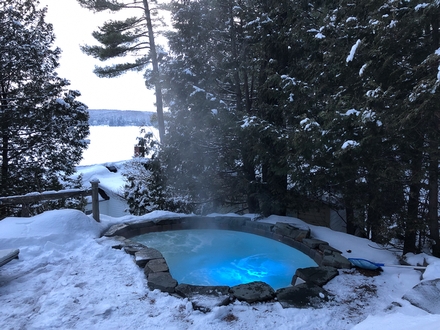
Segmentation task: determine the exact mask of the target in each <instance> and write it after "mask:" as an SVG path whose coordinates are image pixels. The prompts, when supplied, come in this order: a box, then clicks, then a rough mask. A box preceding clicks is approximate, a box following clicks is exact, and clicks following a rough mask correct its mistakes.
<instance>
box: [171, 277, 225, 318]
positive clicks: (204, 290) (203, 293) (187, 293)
mask: <svg viewBox="0 0 440 330" xmlns="http://www.w3.org/2000/svg"><path fill="white" fill-rule="evenodd" d="M229 289H230V288H229V287H228V286H198V285H189V284H179V285H178V286H177V287H176V288H175V292H176V293H177V294H178V295H179V296H181V297H183V298H187V299H188V300H189V301H191V303H192V305H193V308H194V309H196V310H200V311H202V312H204V313H207V312H210V311H211V310H212V309H213V308H214V307H218V306H226V305H228V304H229V303H230V301H231V296H230V294H229Z"/></svg>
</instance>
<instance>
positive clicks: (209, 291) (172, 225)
mask: <svg viewBox="0 0 440 330" xmlns="http://www.w3.org/2000/svg"><path fill="white" fill-rule="evenodd" d="M200 229H215V230H217V233H220V231H219V230H227V231H236V232H241V233H250V234H255V235H259V236H262V237H265V238H269V239H270V240H274V241H278V242H281V243H284V244H286V245H288V246H290V247H292V248H295V249H296V250H299V251H301V252H302V253H304V254H305V255H306V256H308V257H310V258H311V259H312V260H313V261H314V262H315V263H316V264H317V265H318V267H315V266H312V267H305V268H298V269H297V270H296V272H295V271H292V273H290V274H289V275H287V276H288V277H289V278H291V279H292V281H291V283H288V284H287V286H286V287H283V288H280V289H277V290H276V292H275V291H274V289H273V288H272V287H271V286H270V285H269V284H267V283H266V282H265V281H263V280H257V281H253V282H251V283H248V284H239V285H234V286H229V285H223V286H218V285H216V286H204V285H191V284H186V283H179V282H180V280H179V282H178V281H177V280H176V279H175V278H173V276H171V273H170V269H169V266H168V262H169V261H167V260H166V259H167V258H166V257H164V256H163V255H162V253H161V252H160V251H158V250H157V249H155V248H153V247H150V246H151V243H147V244H142V243H138V242H135V241H134V240H133V238H134V237H136V236H140V235H143V234H147V233H155V232H169V231H173V230H191V231H193V232H195V231H196V230H200ZM310 234H311V231H310V228H309V227H308V226H306V225H301V224H292V223H285V222H276V223H267V222H259V221H252V220H250V219H248V218H246V217H230V216H215V217H203V216H182V217H173V216H171V217H166V218H164V217H162V218H156V219H151V216H148V218H147V219H145V220H143V219H142V217H141V218H139V219H138V220H137V221H132V222H128V223H121V224H117V225H114V226H112V227H111V228H110V229H109V230H108V231H107V232H106V233H105V234H104V236H107V237H112V238H113V239H115V240H116V241H118V242H119V243H118V244H116V245H114V246H113V247H114V248H116V249H123V250H124V251H125V252H127V253H129V254H131V255H133V256H134V260H135V262H136V264H137V265H138V266H139V267H141V268H143V269H144V274H145V276H146V278H147V285H148V287H149V288H150V289H151V290H155V289H158V290H161V291H163V292H168V293H172V294H177V295H178V296H181V297H183V298H188V299H189V300H190V301H191V302H192V303H193V305H194V306H196V305H197V306H198V307H197V308H198V309H200V310H204V311H207V310H210V309H211V307H212V306H211V307H209V306H201V305H200V304H202V305H204V304H205V303H206V304H208V302H209V301H212V300H211V299H213V300H216V303H215V305H216V306H220V305H223V304H228V303H230V302H231V301H234V300H235V299H237V300H240V301H246V302H248V303H253V302H263V301H268V300H271V299H273V298H276V299H277V301H279V302H280V303H281V304H282V306H283V307H295V306H296V307H298V306H304V304H305V305H310V304H309V303H311V301H312V300H313V299H318V300H319V301H320V300H323V299H324V300H325V299H327V298H328V294H327V292H326V291H325V290H324V289H323V288H322V286H323V285H324V284H325V283H327V282H328V281H330V280H331V279H332V278H333V277H334V276H337V274H338V271H337V269H340V268H350V267H351V263H350V262H349V261H348V260H347V259H346V258H344V257H343V256H342V254H341V252H340V251H338V250H337V249H334V248H333V247H331V246H330V245H329V244H328V243H327V242H325V241H322V240H319V239H315V238H312V237H311V235H310ZM204 239H206V237H205V238H204ZM166 244H167V245H169V246H171V245H172V244H171V243H170V242H169V241H166ZM228 244H230V243H216V244H214V245H219V246H220V248H219V249H217V251H218V250H221V249H222V247H223V246H225V245H228ZM149 245H150V246H149ZM255 245H263V244H260V243H258V244H255ZM264 246H266V243H264ZM235 249H236V250H240V249H241V247H236V248H235ZM296 250H293V252H292V253H293V254H292V259H293V258H295V255H296V254H297V251H296ZM264 252H268V250H267V249H264ZM165 254H166V253H165ZM260 254H261V253H258V252H256V253H253V252H250V253H248V255H247V257H244V258H241V259H239V258H237V260H236V261H235V262H234V263H235V264H236V265H238V266H240V267H241V268H247V269H248V274H249V273H252V272H254V275H257V276H258V275H262V274H263V273H264V272H265V270H261V269H260V270H256V271H252V270H251V269H254V268H255V267H254V265H255V262H254V263H253V262H251V261H256V260H258V259H259V258H258V256H259V255H260ZM181 259H185V258H181ZM242 259H243V260H242ZM170 260H171V259H170ZM240 261H241V262H240ZM196 263H197V262H196ZM259 263H260V264H263V265H264V269H268V268H271V269H276V268H277V267H278V266H277V265H275V264H273V263H272V261H268V263H265V262H259ZM243 264H246V267H242V265H243ZM257 264H258V262H257ZM251 265H252V267H251ZM301 267H303V266H301ZM279 272H280V273H282V272H284V268H283V266H281V267H280V268H279ZM220 273H221V272H220ZM223 273H225V274H229V277H233V276H231V275H230V274H231V271H230V272H229V273H228V272H227V271H224V272H223ZM176 276H177V275H176ZM240 276H244V275H240ZM240 276H238V277H240ZM298 279H299V280H302V282H306V283H300V282H301V281H298ZM291 284H292V285H291ZM274 286H275V287H278V286H279V285H278V284H275V285H274ZM201 295H203V296H209V299H208V300H206V299H202V300H203V303H201V300H200V299H199V297H200V296H201ZM295 296H296V297H299V298H294V297H295ZM323 297H324V298H323ZM298 299H299V300H300V301H297V300H298ZM313 301H315V300H313ZM208 305H209V304H208ZM195 308H196V307H195Z"/></svg>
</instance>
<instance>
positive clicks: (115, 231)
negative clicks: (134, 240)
mask: <svg viewBox="0 0 440 330" xmlns="http://www.w3.org/2000/svg"><path fill="white" fill-rule="evenodd" d="M129 227H130V225H128V224H125V223H121V224H117V225H113V226H111V227H110V228H109V229H108V230H107V231H106V232H105V233H104V235H103V236H106V237H111V236H126V235H125V234H126V232H127V229H128V228H129Z"/></svg>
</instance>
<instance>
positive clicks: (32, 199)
mask: <svg viewBox="0 0 440 330" xmlns="http://www.w3.org/2000/svg"><path fill="white" fill-rule="evenodd" d="M90 184H91V185H92V187H91V189H86V190H81V189H71V190H62V191H54V192H43V193H34V194H28V195H24V196H9V197H0V206H1V205H11V204H12V205H15V204H21V205H22V213H21V216H23V217H29V204H32V203H37V202H40V201H44V200H54V199H62V198H71V197H80V196H82V197H84V196H92V214H93V219H95V220H96V221H98V222H99V221H100V219H99V194H98V189H99V188H98V184H99V180H92V181H90Z"/></svg>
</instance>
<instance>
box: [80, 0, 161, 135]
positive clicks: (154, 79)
mask: <svg viewBox="0 0 440 330" xmlns="http://www.w3.org/2000/svg"><path fill="white" fill-rule="evenodd" d="M78 2H79V3H80V5H81V6H83V7H85V8H87V9H90V10H93V11H97V12H100V11H106V10H108V11H111V12H118V11H121V10H127V12H128V11H129V10H130V9H135V10H137V13H138V15H137V16H133V17H128V18H126V19H124V20H108V21H107V22H105V23H104V24H103V25H102V26H101V27H100V28H99V31H95V32H93V34H92V35H93V37H94V38H95V39H96V40H97V41H98V42H99V43H100V44H101V46H88V45H85V46H82V50H83V52H84V53H86V54H87V55H90V56H93V57H95V58H97V59H99V60H100V61H107V60H109V59H114V58H119V57H124V58H128V57H132V59H133V60H132V61H128V62H125V63H117V64H113V65H108V66H104V67H96V68H95V71H94V72H95V73H96V75H97V76H98V77H107V78H113V77H118V76H120V75H121V74H124V73H126V72H128V71H136V72H140V71H144V77H145V79H146V81H145V84H146V86H147V87H148V88H150V87H154V90H155V94H156V111H157V120H158V128H159V137H160V140H161V141H162V142H163V141H164V137H165V124H164V115H163V100H162V85H161V77H160V72H159V61H160V58H162V57H163V56H164V54H165V53H164V52H163V51H162V50H160V48H159V47H158V46H157V45H156V41H155V34H154V30H153V27H154V25H153V17H154V16H153V15H156V14H157V10H153V8H150V3H151V2H154V1H148V0H142V1H134V2H133V1H124V0H78ZM150 66H151V68H150Z"/></svg>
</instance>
